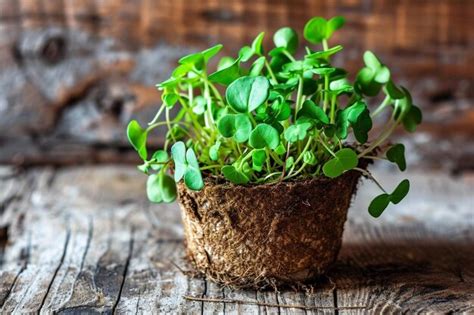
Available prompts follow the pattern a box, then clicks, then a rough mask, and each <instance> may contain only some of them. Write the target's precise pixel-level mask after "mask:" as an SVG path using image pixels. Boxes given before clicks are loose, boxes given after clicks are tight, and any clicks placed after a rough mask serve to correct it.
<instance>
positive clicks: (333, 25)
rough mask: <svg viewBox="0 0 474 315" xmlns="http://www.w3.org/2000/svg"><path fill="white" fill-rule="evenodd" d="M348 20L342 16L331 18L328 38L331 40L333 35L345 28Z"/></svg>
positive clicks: (327, 33) (328, 25)
mask: <svg viewBox="0 0 474 315" xmlns="http://www.w3.org/2000/svg"><path fill="white" fill-rule="evenodd" d="M345 23H346V20H345V19H344V18H343V17H342V16H335V17H333V18H331V19H330V20H329V21H328V23H327V27H326V38H330V37H331V36H332V34H333V33H334V32H335V31H337V30H338V29H340V28H341V27H343V26H344V24H345Z"/></svg>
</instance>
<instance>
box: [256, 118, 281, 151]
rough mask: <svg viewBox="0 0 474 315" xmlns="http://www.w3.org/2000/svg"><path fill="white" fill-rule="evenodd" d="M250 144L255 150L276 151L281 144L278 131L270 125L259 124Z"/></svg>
mask: <svg viewBox="0 0 474 315" xmlns="http://www.w3.org/2000/svg"><path fill="white" fill-rule="evenodd" d="M249 144H250V145H251V146H252V147H253V148H255V149H263V148H270V149H272V150H273V149H275V148H276V147H277V146H278V145H279V144H280V137H279V134H278V131H277V130H276V129H275V128H273V127H272V126H270V125H268V124H258V125H257V127H255V129H254V130H253V131H252V133H251V134H250V138H249Z"/></svg>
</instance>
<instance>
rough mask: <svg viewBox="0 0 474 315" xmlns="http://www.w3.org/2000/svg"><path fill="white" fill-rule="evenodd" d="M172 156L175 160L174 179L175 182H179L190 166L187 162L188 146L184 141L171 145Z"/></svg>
mask: <svg viewBox="0 0 474 315" xmlns="http://www.w3.org/2000/svg"><path fill="white" fill-rule="evenodd" d="M171 157H172V158H173V161H174V180H175V182H179V181H180V180H181V178H183V176H184V173H185V172H186V168H187V166H188V165H187V163H186V146H185V145H184V142H182V141H179V142H176V143H175V144H174V145H173V146H172V147H171Z"/></svg>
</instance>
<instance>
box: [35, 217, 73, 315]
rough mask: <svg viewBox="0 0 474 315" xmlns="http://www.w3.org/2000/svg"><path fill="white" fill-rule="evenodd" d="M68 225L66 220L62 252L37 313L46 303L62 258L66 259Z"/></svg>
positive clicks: (69, 229) (69, 232) (69, 230)
mask: <svg viewBox="0 0 474 315" xmlns="http://www.w3.org/2000/svg"><path fill="white" fill-rule="evenodd" d="M69 224H70V223H69V219H67V223H66V226H67V228H66V241H65V242H64V248H63V252H62V255H61V258H60V260H59V264H58V265H57V266H56V269H55V270H54V273H53V277H52V278H51V280H50V281H49V284H48V287H47V289H46V293H45V295H44V297H43V300H42V301H41V304H40V307H39V309H38V313H41V310H42V309H43V307H44V304H45V302H46V298H47V297H48V294H49V292H50V291H51V288H52V287H53V283H54V280H55V279H56V276H57V275H58V272H59V270H60V269H61V266H62V265H63V263H64V258H66V252H67V248H68V245H69V240H70V238H71V227H70V225H69Z"/></svg>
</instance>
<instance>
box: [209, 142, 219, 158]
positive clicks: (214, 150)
mask: <svg viewBox="0 0 474 315" xmlns="http://www.w3.org/2000/svg"><path fill="white" fill-rule="evenodd" d="M220 147H221V142H220V141H219V140H218V141H216V143H214V144H213V145H212V146H211V147H210V148H209V157H210V158H211V160H213V161H217V160H218V159H219V148H220Z"/></svg>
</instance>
